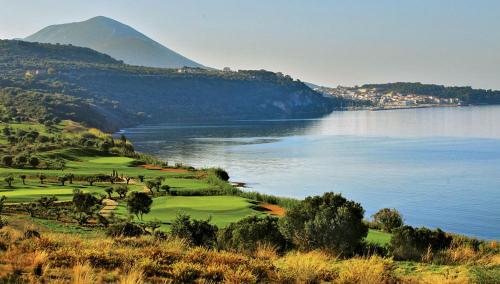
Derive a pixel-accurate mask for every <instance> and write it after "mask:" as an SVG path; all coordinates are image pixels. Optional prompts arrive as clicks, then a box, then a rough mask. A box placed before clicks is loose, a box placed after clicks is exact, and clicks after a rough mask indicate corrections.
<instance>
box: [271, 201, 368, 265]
mask: <svg viewBox="0 0 500 284" xmlns="http://www.w3.org/2000/svg"><path fill="white" fill-rule="evenodd" d="M363 214H364V210H363V207H361V205H360V204H359V203H356V202H354V201H350V200H347V199H345V198H344V197H342V195H340V194H336V193H333V192H327V193H325V194H323V196H314V197H307V198H306V199H304V200H303V201H301V202H300V203H299V204H297V205H296V206H294V207H293V208H291V209H290V210H288V211H287V212H286V215H285V217H283V218H282V219H281V220H280V222H281V224H280V225H281V226H280V227H281V232H282V233H283V235H284V236H285V237H286V238H287V239H288V240H290V241H291V242H292V243H294V244H295V245H296V246H298V247H299V248H301V249H306V250H313V249H324V250H327V251H331V252H335V253H341V254H346V255H350V254H352V253H353V252H354V250H355V249H356V248H358V247H359V245H360V244H361V242H362V240H363V239H364V238H365V237H366V235H367V233H368V227H367V226H366V225H365V224H364V223H363Z"/></svg>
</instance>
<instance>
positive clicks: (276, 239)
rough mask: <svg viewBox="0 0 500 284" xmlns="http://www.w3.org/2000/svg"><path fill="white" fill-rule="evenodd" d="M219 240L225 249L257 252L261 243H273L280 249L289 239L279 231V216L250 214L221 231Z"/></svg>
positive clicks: (282, 248)
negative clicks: (261, 216) (262, 216)
mask: <svg viewBox="0 0 500 284" xmlns="http://www.w3.org/2000/svg"><path fill="white" fill-rule="evenodd" d="M218 241H219V245H220V246H221V247H222V248H224V249H233V250H237V251H246V252H255V250H256V249H257V246H258V245H259V244H269V245H272V246H274V247H276V249H278V250H279V251H284V250H285V248H286V247H287V241H286V239H285V237H284V236H283V235H282V234H281V232H280V231H279V226H278V218H276V217H271V216H266V217H264V218H260V217H257V216H249V217H246V218H244V219H242V220H240V221H238V222H236V223H231V224H230V225H229V226H228V227H227V228H226V229H224V230H222V231H220V233H219V238H218Z"/></svg>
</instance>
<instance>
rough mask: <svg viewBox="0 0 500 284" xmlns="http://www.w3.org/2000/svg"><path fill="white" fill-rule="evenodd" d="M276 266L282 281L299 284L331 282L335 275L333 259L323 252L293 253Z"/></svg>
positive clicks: (276, 262)
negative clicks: (291, 280)
mask: <svg viewBox="0 0 500 284" xmlns="http://www.w3.org/2000/svg"><path fill="white" fill-rule="evenodd" d="M274 264H275V266H276V267H277V268H278V273H277V276H278V278H280V279H281V280H282V281H289V280H290V279H294V281H296V282H298V283H316V282H318V281H323V280H324V281H328V280H331V279H332V278H333V276H334V274H335V273H334V269H333V263H332V259H331V258H330V257H329V256H328V255H327V254H325V253H323V252H321V251H311V252H306V253H301V252H292V253H289V254H287V255H285V256H284V257H282V258H280V259H277V260H276V261H274Z"/></svg>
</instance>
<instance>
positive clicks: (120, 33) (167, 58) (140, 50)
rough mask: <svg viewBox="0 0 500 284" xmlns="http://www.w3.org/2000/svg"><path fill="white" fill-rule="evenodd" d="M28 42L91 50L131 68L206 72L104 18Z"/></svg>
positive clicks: (62, 26) (47, 32)
mask: <svg viewBox="0 0 500 284" xmlns="http://www.w3.org/2000/svg"><path fill="white" fill-rule="evenodd" d="M24 40H25V41H30V42H40V43H52V44H57V43H59V44H71V45H75V46H81V47H88V48H91V49H94V50H96V51H99V52H101V53H105V54H108V55H110V56H112V57H113V58H115V59H118V60H122V61H123V62H125V63H127V64H131V65H139V66H147V67H160V68H180V67H184V66H186V67H199V68H205V67H204V66H203V65H201V64H199V63H197V62H194V61H192V60H190V59H188V58H186V57H184V56H182V55H180V54H178V53H176V52H175V51H173V50H171V49H169V48H167V47H165V46H163V45H161V44H160V43H158V42H156V41H154V40H152V39H151V38H149V37H147V36H145V35H144V34H142V33H140V32H139V31H137V30H135V29H134V28H132V27H130V26H128V25H125V24H123V23H120V22H118V21H115V20H113V19H110V18H107V17H103V16H98V17H94V18H91V19H88V20H86V21H83V22H74V23H67V24H60V25H51V26H48V27H46V28H43V29H42V30H40V31H38V32H36V33H34V34H33V35H30V36H28V37H26V38H25V39H24Z"/></svg>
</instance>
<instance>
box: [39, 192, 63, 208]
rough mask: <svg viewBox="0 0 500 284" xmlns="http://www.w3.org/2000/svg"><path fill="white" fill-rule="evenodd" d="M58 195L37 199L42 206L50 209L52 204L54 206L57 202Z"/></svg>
mask: <svg viewBox="0 0 500 284" xmlns="http://www.w3.org/2000/svg"><path fill="white" fill-rule="evenodd" d="M57 200H58V199H57V197H56V196H55V195H52V196H51V197H46V196H44V197H41V198H40V199H38V200H37V202H38V204H40V206H42V207H43V208H45V209H48V208H49V207H51V206H54V204H55V203H56V202H57Z"/></svg>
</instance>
